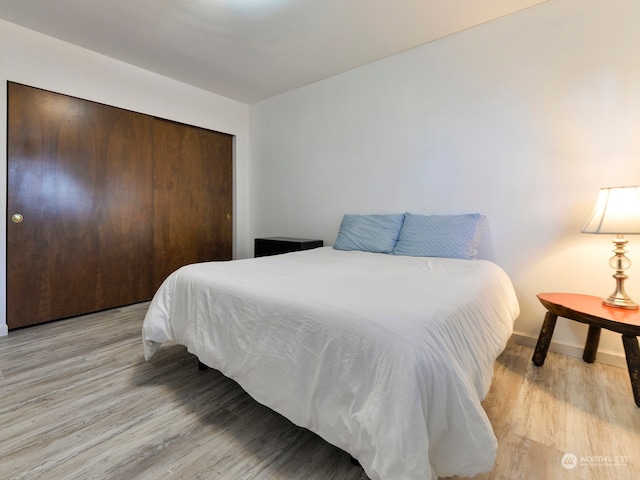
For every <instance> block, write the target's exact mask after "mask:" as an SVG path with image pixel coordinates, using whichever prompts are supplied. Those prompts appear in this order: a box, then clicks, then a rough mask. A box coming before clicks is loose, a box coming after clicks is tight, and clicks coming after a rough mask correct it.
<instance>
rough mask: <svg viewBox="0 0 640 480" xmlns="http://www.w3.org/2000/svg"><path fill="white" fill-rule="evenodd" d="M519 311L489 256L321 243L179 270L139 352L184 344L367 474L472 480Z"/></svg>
mask: <svg viewBox="0 0 640 480" xmlns="http://www.w3.org/2000/svg"><path fill="white" fill-rule="evenodd" d="M341 228H342V227H341ZM395 238H396V242H395V244H397V239H398V237H397V235H396V237H395ZM337 243H338V242H336V244H337ZM390 253H391V254H390ZM518 311H519V310H518V302H517V300H516V296H515V293H514V290H513V286H512V284H511V282H510V280H509V278H508V276H507V275H506V273H505V272H504V271H503V270H502V269H501V268H500V267H498V266H497V265H496V264H494V263H492V262H489V261H486V260H469V259H466V258H441V257H423V256H411V255H399V254H398V255H394V254H393V252H392V251H391V252H389V251H387V252H370V251H362V250H358V249H355V250H354V249H347V250H342V249H337V248H333V247H323V248H318V249H314V250H307V251H302V252H295V253H288V254H285V255H277V256H271V257H261V258H254V259H244V260H233V261H229V262H210V263H200V264H194V265H189V266H185V267H182V268H181V269H179V270H177V271H176V272H174V273H173V274H172V275H170V276H169V277H168V278H167V279H166V280H165V282H164V283H163V285H162V286H161V287H160V289H159V290H158V292H157V293H156V295H155V296H154V298H153V300H152V302H151V304H150V306H149V310H148V312H147V315H146V317H145V320H144V324H143V329H142V334H143V347H144V353H145V357H146V358H147V359H149V358H150V357H151V356H152V355H154V354H155V353H156V351H157V350H158V349H159V347H160V345H161V344H162V343H164V342H168V341H172V342H177V343H179V344H181V345H185V346H186V347H187V349H188V351H189V352H191V353H193V354H194V355H196V356H197V357H198V359H199V361H200V362H202V363H204V364H205V365H208V366H209V367H212V368H215V369H217V370H219V371H220V372H222V373H223V374H224V375H226V376H228V377H230V378H232V379H234V380H235V381H237V382H238V383H239V384H240V385H241V386H242V387H243V388H244V390H245V391H246V392H247V393H249V394H250V395H251V396H252V397H253V398H254V399H255V400H256V401H258V402H260V403H262V404H264V405H266V406H268V407H270V408H271V409H273V410H274V411H276V412H278V413H280V414H282V415H283V416H285V417H286V418H288V419H289V420H291V421H292V422H293V423H295V424H297V425H299V426H301V427H305V428H307V429H309V430H311V431H313V432H315V433H317V434H318V435H320V436H321V437H323V438H324V439H325V440H327V441H328V442H329V443H331V444H333V445H335V446H337V447H339V448H341V449H343V450H345V451H347V452H348V453H350V454H351V455H352V456H353V457H354V458H356V459H357V460H358V461H359V462H360V464H361V465H362V467H363V468H364V470H365V472H366V473H367V475H368V477H369V478H370V479H372V480H418V479H420V480H423V479H424V480H426V479H430V478H437V476H452V475H464V476H473V475H475V474H477V473H480V472H484V471H488V470H491V468H492V466H493V462H494V460H495V455H496V450H497V442H496V438H495V435H494V433H493V429H492V427H491V424H490V422H489V420H488V418H487V416H486V414H485V412H484V410H483V408H482V406H481V403H480V402H481V400H482V399H483V398H484V397H485V395H486V394H487V392H488V389H489V386H490V383H491V379H492V375H493V364H494V362H495V359H496V357H497V356H498V355H499V354H500V352H501V351H502V350H503V349H504V347H505V345H506V342H507V340H508V339H509V337H510V335H511V333H512V327H513V321H514V319H515V318H516V317H517V315H518Z"/></svg>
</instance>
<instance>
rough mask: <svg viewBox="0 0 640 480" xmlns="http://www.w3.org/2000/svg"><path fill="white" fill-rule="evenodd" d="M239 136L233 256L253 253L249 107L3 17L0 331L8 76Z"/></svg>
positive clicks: (0, 322) (1, 318) (1, 327)
mask: <svg viewBox="0 0 640 480" xmlns="http://www.w3.org/2000/svg"><path fill="white" fill-rule="evenodd" d="M7 81H12V82H18V83H23V84H26V85H31V86H34V87H39V88H43V89H47V90H52V91H54V92H59V93H65V94H68V95H73V96H75V97H80V98H84V99H87V100H93V101H96V102H101V103H104V104H107V105H113V106H116V107H121V108H126V109H129V110H133V111H137V112H141V113H146V114H150V115H156V116H158V117H162V118H166V119H170V120H175V121H178V122H183V123H187V124H191V125H196V126H200V127H203V128H209V129H212V130H217V131H220V132H225V133H229V134H232V135H235V158H234V218H235V219H234V255H235V256H237V257H246V256H251V254H252V250H251V248H252V244H251V240H250V239H249V235H248V223H247V222H246V220H245V221H238V219H246V218H247V217H248V204H247V198H248V196H247V181H248V176H247V168H248V161H249V160H248V155H249V139H248V130H249V107H248V106H247V105H245V104H243V103H240V102H236V101H234V100H230V99H228V98H225V97H221V96H219V95H215V94H212V93H210V92H206V91H204V90H200V89H198V88H195V87H191V86H189V85H185V84H183V83H180V82H177V81H174V80H171V79H168V78H166V77H162V76H159V75H156V74H153V73H150V72H148V71H145V70H142V69H140V68H137V67H133V66H131V65H128V64H125V63H122V62H118V61H115V60H113V59H110V58H108V57H105V56H102V55H98V54H96V53H94V52H91V51H89V50H85V49H82V48H79V47H76V46H74V45H71V44H68V43H65V42H61V41H58V40H56V39H53V38H51V37H47V36H45V35H41V34H38V33H36V32H33V31H31V30H27V29H25V28H22V27H19V26H17V25H14V24H11V23H8V22H5V21H2V20H0V83H1V84H2V86H1V87H0V112H2V113H1V114H0V132H2V135H0V164H1V167H0V188H1V189H2V192H0V218H2V221H1V222H0V224H1V225H2V226H1V227H0V335H1V334H6V332H7V326H6V307H5V305H6V285H5V282H6V218H5V215H6V162H7V159H6V152H7V148H6V131H7V126H6V106H7V99H6V82H7Z"/></svg>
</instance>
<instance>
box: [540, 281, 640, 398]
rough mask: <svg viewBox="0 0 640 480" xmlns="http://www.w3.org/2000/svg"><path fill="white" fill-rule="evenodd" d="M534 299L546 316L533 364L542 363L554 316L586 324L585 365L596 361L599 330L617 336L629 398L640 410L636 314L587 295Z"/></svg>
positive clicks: (638, 319)
mask: <svg viewBox="0 0 640 480" xmlns="http://www.w3.org/2000/svg"><path fill="white" fill-rule="evenodd" d="M537 296H538V300H540V302H541V303H542V305H544V308H546V309H547V314H546V315H545V317H544V322H543V324H542V328H541V329H540V336H539V337H538V343H537V344H536V349H535V351H534V353H533V359H532V360H533V363H534V364H535V365H538V366H542V365H543V364H544V360H545V358H546V357H547V351H548V350H549V344H550V343H551V337H552V336H553V329H554V328H555V326H556V320H557V318H558V317H563V318H568V319H569V320H575V321H576V322H581V323H586V324H587V325H589V333H588V334H587V342H586V344H585V346H584V353H583V355H582V359H583V360H584V361H585V362H588V363H593V362H594V361H595V359H596V352H597V351H598V343H599V342H600V331H601V329H602V328H605V329H607V330H611V331H612V332H617V333H620V334H621V335H622V344H623V346H624V353H625V356H626V357H627V366H628V367H629V378H630V379H631V389H632V390H633V397H634V399H635V402H636V405H638V406H639V407H640V348H639V347H638V338H637V337H638V336H639V335H640V311H639V310H628V309H624V308H615V307H609V306H607V305H604V304H603V303H602V299H601V298H598V297H592V296H591V295H580V294H576V293H540V294H538V295H537Z"/></svg>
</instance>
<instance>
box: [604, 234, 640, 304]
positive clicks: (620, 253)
mask: <svg viewBox="0 0 640 480" xmlns="http://www.w3.org/2000/svg"><path fill="white" fill-rule="evenodd" d="M613 244H614V245H615V248H614V249H613V253H615V255H614V256H613V257H611V258H610V259H609V265H610V266H611V268H613V269H614V270H615V271H616V273H615V274H614V275H612V276H613V278H614V279H615V281H616V289H615V291H614V292H613V293H612V294H611V295H609V296H608V297H607V298H604V299H603V300H602V303H603V304H605V305H607V306H609V307H615V308H626V309H627V310H636V309H638V304H637V303H636V302H634V301H633V300H631V297H629V295H627V292H625V291H624V281H625V280H626V279H627V278H629V277H627V276H626V275H625V273H624V271H625V270H626V269H627V268H629V267H630V266H631V261H630V260H629V259H628V258H627V257H626V256H625V253H627V251H626V250H625V249H624V247H625V245H626V244H627V239H626V238H624V235H616V239H615V240H613Z"/></svg>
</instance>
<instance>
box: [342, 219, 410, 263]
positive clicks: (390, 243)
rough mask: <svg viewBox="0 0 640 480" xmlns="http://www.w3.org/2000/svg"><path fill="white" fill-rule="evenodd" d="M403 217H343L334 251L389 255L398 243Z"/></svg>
mask: <svg viewBox="0 0 640 480" xmlns="http://www.w3.org/2000/svg"><path fill="white" fill-rule="evenodd" d="M403 220H404V215H402V214H395V215H345V216H344V217H343V218H342V223H341V224H340V230H339V231H338V238H336V243H335V244H334V245H333V248H335V249H336V250H361V251H363V252H374V253H391V252H393V248H394V247H395V246H396V242H397V241H398V234H399V233H400V228H401V227H402V222H403Z"/></svg>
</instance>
